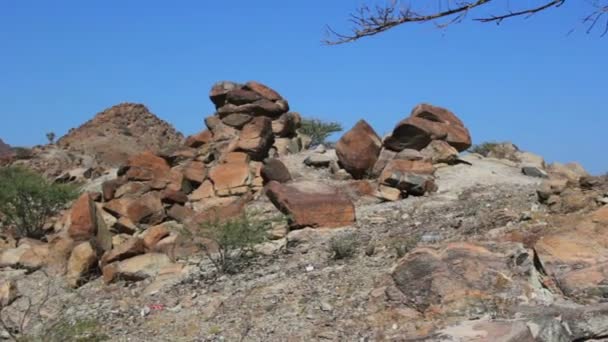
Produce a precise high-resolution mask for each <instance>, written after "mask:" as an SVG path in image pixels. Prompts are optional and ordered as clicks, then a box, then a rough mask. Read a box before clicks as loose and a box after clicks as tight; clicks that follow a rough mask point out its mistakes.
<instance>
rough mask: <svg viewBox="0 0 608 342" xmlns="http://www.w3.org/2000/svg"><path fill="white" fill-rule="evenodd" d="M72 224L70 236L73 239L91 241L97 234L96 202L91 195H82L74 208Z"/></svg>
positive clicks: (69, 230)
mask: <svg viewBox="0 0 608 342" xmlns="http://www.w3.org/2000/svg"><path fill="white" fill-rule="evenodd" d="M71 222H72V224H71V225H70V227H69V228H68V234H69V236H70V237H71V238H72V239H75V240H82V241H84V240H90V239H91V238H93V237H94V236H95V234H97V214H96V208H95V202H93V199H92V198H91V195H90V194H89V193H84V194H82V195H80V197H79V198H78V199H77V200H76V202H75V203H74V205H73V206H72V212H71Z"/></svg>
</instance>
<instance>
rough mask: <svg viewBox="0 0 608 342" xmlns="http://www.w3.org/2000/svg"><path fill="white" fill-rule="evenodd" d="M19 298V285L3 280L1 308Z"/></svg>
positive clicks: (0, 296) (1, 285) (12, 281)
mask: <svg viewBox="0 0 608 342" xmlns="http://www.w3.org/2000/svg"><path fill="white" fill-rule="evenodd" d="M0 143H2V140H0ZM18 296H19V291H17V283H16V282H15V281H14V280H3V281H2V282H1V283H0V308H4V307H6V306H9V305H10V304H11V303H12V302H13V301H15V299H17V297H18Z"/></svg>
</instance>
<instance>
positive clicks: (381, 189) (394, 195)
mask: <svg viewBox="0 0 608 342" xmlns="http://www.w3.org/2000/svg"><path fill="white" fill-rule="evenodd" d="M376 197H378V198H381V199H383V200H386V201H398V200H400V199H401V190H399V189H396V188H393V187H390V186H386V185H383V184H380V185H379V186H378V192H377V193H376Z"/></svg>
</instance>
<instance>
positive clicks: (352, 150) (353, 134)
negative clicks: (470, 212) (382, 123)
mask: <svg viewBox="0 0 608 342" xmlns="http://www.w3.org/2000/svg"><path fill="white" fill-rule="evenodd" d="M381 147H382V141H381V140H380V137H379V136H378V135H377V134H376V132H375V131H374V129H373V128H372V127H371V126H370V125H369V124H368V123H367V122H365V121H364V120H360V121H359V122H357V124H356V125H355V126H354V127H353V128H352V129H351V130H350V131H348V132H346V133H345V134H344V135H343V136H342V138H340V140H339V141H338V143H337V144H336V154H337V155H338V160H339V161H340V164H341V165H342V167H344V169H345V170H346V171H348V173H350V174H351V175H352V176H353V178H355V179H361V178H363V177H365V176H368V175H370V174H371V171H372V168H373V167H374V164H376V161H377V160H378V155H379V154H380V149H381Z"/></svg>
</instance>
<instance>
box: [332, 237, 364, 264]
mask: <svg viewBox="0 0 608 342" xmlns="http://www.w3.org/2000/svg"><path fill="white" fill-rule="evenodd" d="M358 248H359V240H358V238H357V235H355V234H354V233H346V234H339V235H336V236H334V237H332V238H331V239H330V240H329V252H330V253H331V257H332V258H333V259H335V260H340V259H347V258H351V257H353V256H354V255H355V254H356V253H357V249H358Z"/></svg>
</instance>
